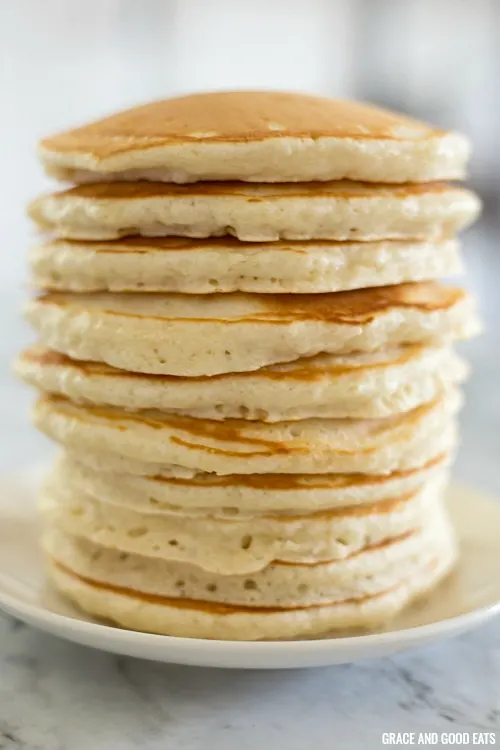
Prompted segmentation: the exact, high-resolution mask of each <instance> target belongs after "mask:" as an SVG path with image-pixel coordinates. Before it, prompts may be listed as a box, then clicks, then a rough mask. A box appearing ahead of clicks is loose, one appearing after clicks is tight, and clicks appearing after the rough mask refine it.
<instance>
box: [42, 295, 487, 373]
mask: <svg viewBox="0 0 500 750" xmlns="http://www.w3.org/2000/svg"><path fill="white" fill-rule="evenodd" d="M27 319H28V321H29V322H30V323H31V324H32V325H33V327H34V328H35V329H36V330H37V331H38V333H39V336H40V341H41V343H42V344H43V345H44V346H47V347H49V348H51V349H55V350H56V351H59V352H61V353H63V354H67V355H68V356H70V357H72V358H74V359H83V360H91V361H95V362H105V363H106V364H109V365H111V366H113V367H118V368H121V369H123V370H129V371H133V372H145V373H153V374H167V375H183V376H188V377H193V376H199V375H217V374H222V373H227V372H233V373H234V372H242V371H248V370H257V369H259V368H261V367H265V366H267V365H270V364H275V363H279V362H290V361H292V360H296V359H298V358H300V357H308V356H312V355H316V354H319V353H320V352H326V353H331V354H334V353H338V354H343V353H349V352H353V351H374V350H376V349H383V348H387V347H394V346H398V345H399V344H409V343H427V344H433V345H441V344H444V343H448V342H449V341H451V340H454V339H457V338H467V337H469V336H471V335H473V334H474V333H476V332H477V330H478V322H477V319H476V317H475V313H474V309H473V303H472V300H471V298H470V297H469V296H468V295H467V294H466V293H465V292H464V291H463V290H460V289H457V288H454V287H446V286H442V285H440V284H437V283H433V282H422V283H420V284H401V285H398V286H391V287H379V288H372V289H364V290H360V291H350V292H338V293H334V294H323V295H314V294H312V295H269V294H267V295H245V294H237V293H235V294H211V295H199V296H194V295H175V294H172V295H160V294H157V295H154V294H144V295H141V294H120V295H119V294H107V293H102V294H99V293H96V294H89V295H85V294H80V295H75V294H64V293H62V292H54V293H49V294H47V295H45V296H42V297H39V298H38V299H35V300H33V301H32V302H31V303H30V304H29V305H28V308H27Z"/></svg>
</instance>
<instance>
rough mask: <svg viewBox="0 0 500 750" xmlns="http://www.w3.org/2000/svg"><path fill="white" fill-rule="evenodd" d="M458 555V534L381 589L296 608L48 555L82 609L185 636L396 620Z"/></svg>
mask: <svg viewBox="0 0 500 750" xmlns="http://www.w3.org/2000/svg"><path fill="white" fill-rule="evenodd" d="M456 559H457V550H456V544H455V542H454V540H453V538H452V537H450V538H449V539H448V540H447V541H446V542H445V543H443V544H441V545H440V546H439V547H438V549H437V550H436V554H435V556H434V557H433V558H432V560H431V561H430V562H429V563H427V564H424V565H423V566H422V567H421V568H420V569H419V570H415V571H414V572H413V573H412V575H410V576H408V578H407V579H404V580H402V581H401V582H400V584H399V585H395V586H393V587H392V588H388V589H387V590H385V591H382V592H380V593H378V594H372V595H366V594H365V595H361V596H359V597H351V598H348V599H343V600H342V601H335V602H331V603H330V604H328V603H326V602H324V603H323V604H321V605H316V606H314V605H313V606H304V607H295V608H283V607H261V608H259V607H255V606H254V607H248V606H247V607H244V606H241V605H239V606H238V605H224V604H220V603H215V602H206V601H199V600H192V599H186V598H184V599H181V598H179V597H177V598H173V597H171V598H169V597H162V596H155V595H153V594H145V593H142V592H140V591H136V590H134V589H132V588H130V587H128V586H124V587H119V586H112V585H109V584H105V583H102V582H100V581H99V580H97V579H96V578H92V577H90V576H83V575H78V574H77V573H75V571H73V570H72V569H70V568H69V567H67V566H64V565H62V564H61V563H58V562H56V561H54V560H53V559H52V558H50V557H49V558H48V559H47V574H48V576H49V578H50V580H51V581H52V582H53V584H54V585H55V586H56V587H57V588H58V589H59V590H60V591H61V592H62V593H64V594H65V595H66V596H68V597H69V598H70V599H71V600H72V601H73V602H74V603H75V604H77V605H78V606H79V607H80V608H81V609H82V610H84V611H86V612H88V613H90V614H92V615H96V616H98V617H102V618H106V619H107V620H111V621H113V622H115V623H117V624H118V625H120V626H122V627H125V628H130V629H133V630H139V631H146V632H150V633H159V634H165V635H172V636H180V637H183V638H208V639H224V640H239V641H241V640H243V641H244V640H247V641H252V640H261V639H276V638H294V637H314V636H318V635H323V634H327V633H328V632H332V631H334V630H337V631H338V630H344V629H346V628H355V627H365V628H366V627H375V626H376V625H379V624H381V623H384V622H386V621H387V620H390V619H391V618H392V617H394V616H395V615H396V614H397V613H398V612H399V611H400V610H401V609H403V607H405V606H406V605H408V604H409V602H411V601H412V600H413V599H414V598H416V597H417V596H420V595H422V594H424V593H426V592H428V591H429V590H430V589H432V588H434V587H435V586H436V585H437V584H438V583H439V582H440V581H441V580H442V579H443V578H444V577H445V576H446V575H447V574H448V573H449V572H450V570H451V569H452V568H453V566H454V564H455V562H456Z"/></svg>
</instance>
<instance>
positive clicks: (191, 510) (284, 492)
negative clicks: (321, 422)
mask: <svg viewBox="0 0 500 750" xmlns="http://www.w3.org/2000/svg"><path fill="white" fill-rule="evenodd" d="M99 458H102V456H100V455H99V454H95V453H92V452H85V451H77V452H72V451H64V452H63V453H62V454H61V455H60V456H59V458H58V460H57V462H56V464H55V468H54V472H55V475H56V477H57V481H58V482H59V483H60V484H61V486H68V487H73V488H74V489H75V490H76V491H77V492H80V493H83V494H85V495H89V496H90V497H93V498H96V499H99V498H102V497H106V498H108V500H109V502H112V503H115V505H120V504H122V505H124V506H126V507H132V508H142V509H143V510H145V511H149V512H155V511H159V512H169V513H172V514H175V513H181V514H184V515H186V516H193V517H197V516H200V515H209V514H210V515H212V516H215V517H221V518H227V517H231V518H245V517H248V516H258V515H262V514H263V513H275V514H282V515H286V514H292V515H294V514H295V515H297V514H299V513H300V512H303V513H313V512H315V511H321V510H325V509H329V508H340V507H351V506H358V505H363V504H365V503H377V502H379V501H381V500H388V499H391V498H396V497H402V496H403V495H410V494H412V493H415V492H418V491H419V490H420V489H421V488H422V487H423V486H424V484H425V483H427V482H431V481H434V480H435V479H437V478H438V477H439V476H442V475H443V473H444V472H445V471H446V470H447V468H448V465H449V458H450V456H448V455H446V454H443V455H441V456H437V457H436V458H434V459H432V460H430V461H428V462H427V463H426V464H424V466H422V467H420V468H418V469H409V470H407V471H401V472H393V473H392V474H384V475H378V476H377V475H370V474H230V475H226V476H218V475H217V474H207V473H197V472H195V471H193V470H191V471H190V470H189V469H181V468H180V467H175V466H172V467H171V468H170V470H168V471H165V472H164V473H163V474H157V475H153V476H147V474H146V475H141V474H140V473H139V474H132V473H130V472H129V473H126V474H124V473H123V472H119V471H110V470H109V466H108V468H107V469H106V465H105V464H104V465H101V464H100V462H99ZM96 459H97V460H96ZM104 460H105V457H104ZM140 466H141V465H140V464H139V468H140ZM133 468H134V466H132V467H131V469H133ZM142 468H143V470H144V471H145V472H147V470H148V468H150V467H149V466H148V464H146V463H145V464H143V465H142Z"/></svg>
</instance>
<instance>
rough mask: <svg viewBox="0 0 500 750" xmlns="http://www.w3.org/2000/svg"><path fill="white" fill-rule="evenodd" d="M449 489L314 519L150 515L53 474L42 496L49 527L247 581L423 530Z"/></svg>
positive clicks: (434, 487)
mask: <svg viewBox="0 0 500 750" xmlns="http://www.w3.org/2000/svg"><path fill="white" fill-rule="evenodd" d="M442 488H443V483H442V481H441V478H438V481H436V482H432V483H428V484H426V485H425V486H424V487H423V488H422V489H421V490H420V491H419V492H417V493H414V494H410V495H404V496H402V497H397V498H390V499H388V500H381V501H379V502H378V503H368V504H365V505H360V506H352V507H350V508H333V509H327V510H323V511H319V512H316V513H314V514H306V515H296V516H291V515H259V516H254V517H248V518H241V519H240V518H230V517H226V518H221V517H220V516H219V517H215V516H212V515H205V516H198V517H193V516H189V515H188V516H185V515H181V514H180V513H169V512H159V511H158V510H155V511H153V512H150V511H149V509H148V510H147V511H145V510H144V509H143V508H142V507H141V506H139V507H138V508H132V507H127V506H124V505H122V504H115V503H111V502H108V498H100V499H99V500H96V499H95V498H93V497H91V496H90V495H85V494H84V493H81V492H78V491H76V490H74V489H73V487H72V486H71V485H70V486H68V485H62V484H61V483H60V482H59V481H58V478H57V475H56V476H53V477H52V478H51V479H50V480H49V481H48V482H47V486H46V487H45V488H44V490H43V491H42V493H41V496H40V509H41V511H42V513H43V516H44V518H45V520H46V522H47V524H48V525H55V526H57V527H58V528H61V529H62V530H64V531H65V532H66V533H68V534H74V535H76V536H79V537H83V538H84V539H89V540H90V541H92V542H95V543H96V544H100V545H103V546H104V547H110V548H112V549H118V550H120V551H122V552H128V553H132V554H140V555H145V556H147V557H159V558H161V559H162V560H173V561H175V562H184V563H191V564H192V565H196V566H197V567H199V568H202V569H203V570H206V571H208V572H212V573H218V574H219V575H233V574H234V575H243V574H247V573H254V572H256V571H259V570H263V569H264V568H266V567H267V566H268V565H269V564H270V563H272V562H273V560H279V561H282V562H289V563H303V564H313V563H316V562H325V561H329V560H338V559H344V558H345V557H349V556H350V555H353V554H355V553H356V552H358V551H359V550H361V549H363V548H364V547H366V546H373V545H375V544H380V543H382V542H384V541H386V540H387V539H393V538H395V537H398V536H401V535H402V534H406V533H409V532H411V531H412V530H414V529H416V528H420V527H421V526H422V525H423V524H424V522H425V519H426V518H427V516H428V514H430V515H431V518H432V510H431V509H432V508H434V506H436V505H437V504H439V503H440V498H441V495H442Z"/></svg>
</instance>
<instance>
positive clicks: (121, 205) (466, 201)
mask: <svg viewBox="0 0 500 750" xmlns="http://www.w3.org/2000/svg"><path fill="white" fill-rule="evenodd" d="M479 207H480V203H479V199H478V198H477V197H476V196H475V195H474V193H472V192H471V191H469V190H466V189H464V188H460V187H456V186H452V185H446V184H445V183H439V182H432V183H427V184H411V185H382V184H369V183H363V182H349V181H344V182H342V181H341V182H308V183H300V184H295V185H294V184H291V183H289V184H284V185H245V184H244V183H232V182H218V183H217V182H206V183H197V184H196V185H188V186H183V185H169V184H166V183H152V182H128V183H127V182H117V183H97V184H89V185H78V186H76V187H73V188H71V189H69V190H65V191H62V192H59V193H53V194H50V195H45V196H41V197H40V198H38V199H37V200H35V201H33V203H31V204H30V206H29V209H28V213H29V215H30V217H31V218H32V219H33V220H34V221H35V222H36V223H37V224H38V226H39V227H40V228H41V229H43V230H48V231H52V232H55V233H56V234H57V235H58V236H59V237H63V238H69V239H83V240H107V239H115V238H119V237H125V236H127V235H137V234H139V235H144V236H170V235H174V236H181V237H201V238H202V237H212V236H216V237H217V236H222V235H228V234H229V235H233V236H235V237H237V238H238V239H239V240H244V241H249V242H272V241H276V240H280V239H285V240H314V239H319V240H384V239H403V240H405V239H423V240H435V239H439V238H440V237H443V236H450V235H453V234H454V233H455V232H457V231H458V230H460V229H462V228H464V227H466V226H467V225H468V224H470V223H471V222H472V221H474V219H475V218H476V217H477V215H478V213H479Z"/></svg>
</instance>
